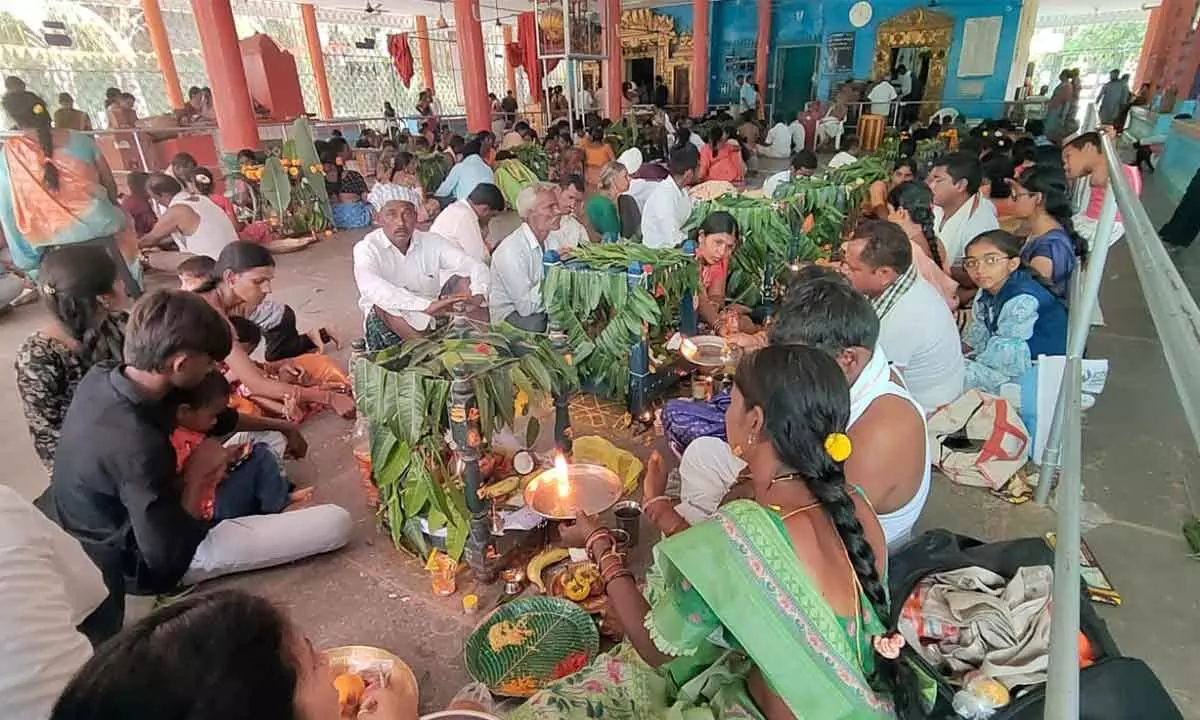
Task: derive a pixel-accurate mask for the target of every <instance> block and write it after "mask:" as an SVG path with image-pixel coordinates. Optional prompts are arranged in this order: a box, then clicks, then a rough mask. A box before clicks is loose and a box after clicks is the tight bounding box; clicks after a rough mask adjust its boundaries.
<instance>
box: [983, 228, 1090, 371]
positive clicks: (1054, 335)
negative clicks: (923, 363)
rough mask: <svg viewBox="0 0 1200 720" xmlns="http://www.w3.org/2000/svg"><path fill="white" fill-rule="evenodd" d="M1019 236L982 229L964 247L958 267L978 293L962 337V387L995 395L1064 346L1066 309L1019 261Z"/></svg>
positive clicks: (1057, 353) (1062, 351)
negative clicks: (1040, 358) (966, 350)
mask: <svg viewBox="0 0 1200 720" xmlns="http://www.w3.org/2000/svg"><path fill="white" fill-rule="evenodd" d="M1023 246H1024V243H1023V242H1022V241H1021V239H1020V238H1018V237H1015V236H1014V235H1012V234H1010V233H1007V232H1005V231H1003V230H992V231H989V232H985V233H983V234H982V235H980V236H979V237H977V238H975V239H974V240H972V241H971V242H970V243H969V244H968V245H967V250H966V258H965V259H964V260H963V267H964V268H965V269H966V271H967V274H968V275H970V276H971V281H972V282H974V283H975V284H976V285H977V286H979V289H980V290H981V292H979V293H978V294H976V296H975V312H974V317H973V318H972V319H971V323H970V325H968V326H967V331H966V333H965V334H964V336H963V342H964V343H965V344H966V346H967V347H968V348H969V349H970V352H969V354H968V355H967V357H966V371H967V376H966V382H965V387H967V388H979V389H980V390H983V391H984V392H989V393H993V394H995V393H998V392H1000V386H1001V385H1003V384H1005V383H1011V382H1018V381H1019V380H1020V378H1021V376H1022V375H1024V374H1025V373H1026V372H1028V371H1029V369H1030V368H1032V367H1033V361H1034V359H1035V358H1037V357H1038V356H1039V355H1062V354H1064V353H1065V352H1066V349H1067V309H1066V307H1065V306H1064V305H1063V304H1062V302H1061V301H1060V300H1059V299H1058V298H1056V297H1054V295H1052V294H1051V293H1050V291H1049V290H1047V289H1046V287H1045V286H1044V285H1042V283H1040V282H1038V280H1037V279H1035V278H1034V277H1033V276H1032V275H1030V273H1029V270H1028V269H1027V268H1026V267H1024V266H1023V264H1022V262H1021V249H1022V247H1023Z"/></svg>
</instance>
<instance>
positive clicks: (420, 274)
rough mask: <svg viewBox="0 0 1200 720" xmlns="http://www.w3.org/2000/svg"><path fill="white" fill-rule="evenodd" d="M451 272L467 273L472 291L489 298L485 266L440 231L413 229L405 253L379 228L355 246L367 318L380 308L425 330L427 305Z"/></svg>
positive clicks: (362, 307) (362, 306)
mask: <svg viewBox="0 0 1200 720" xmlns="http://www.w3.org/2000/svg"><path fill="white" fill-rule="evenodd" d="M451 275H462V276H465V277H469V278H470V281H471V294H472V295H483V296H484V297H486V296H487V294H488V269H487V266H486V265H484V264H482V263H480V262H478V261H476V260H473V259H471V258H470V257H468V256H467V255H466V254H464V253H463V252H462V251H461V250H459V249H458V248H457V247H455V246H454V245H453V244H452V243H451V242H450V241H448V240H446V239H445V238H443V237H441V236H440V235H435V234H433V233H431V232H424V231H422V230H414V231H413V236H412V241H411V243H410V244H409V246H408V252H407V253H402V252H400V249H399V248H397V247H396V246H395V245H393V244H392V242H391V240H389V239H388V236H387V234H385V233H384V231H383V229H382V228H380V229H377V230H372V231H371V232H369V233H367V234H366V236H365V237H363V239H362V240H359V241H358V243H357V244H355V246H354V284H355V285H357V286H358V307H359V309H360V310H362V313H363V317H366V315H367V314H368V313H370V312H371V308H372V307H375V306H378V307H379V309H380V310H383V311H384V312H386V313H388V314H391V315H398V316H400V317H402V318H404V320H405V322H407V323H408V324H409V325H412V327H413V329H414V330H418V331H419V330H424V329H426V328H428V327H429V325H430V323H431V322H432V321H433V318H432V317H431V316H429V315H427V314H425V308H427V307H429V304H430V303H432V302H433V301H435V300H437V299H438V296H439V295H441V291H442V285H443V284H444V283H445V281H446V280H447V279H449V277H450V276H451Z"/></svg>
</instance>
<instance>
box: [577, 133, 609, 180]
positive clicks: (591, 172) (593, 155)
mask: <svg viewBox="0 0 1200 720" xmlns="http://www.w3.org/2000/svg"><path fill="white" fill-rule="evenodd" d="M579 148H580V149H581V150H583V157H584V164H585V166H586V173H587V174H586V175H585V176H584V177H586V178H587V187H588V189H589V190H595V189H596V188H597V187H599V186H600V171H601V170H602V169H603V168H604V166H605V164H607V163H610V162H612V161H613V160H616V159H617V158H616V155H614V154H613V149H612V146H611V145H609V144H608V143H606V142H604V129H603V128H601V127H600V126H599V125H593V126H592V127H591V129H589V130H588V134H587V138H586V139H584V140H581V141H580V142H579Z"/></svg>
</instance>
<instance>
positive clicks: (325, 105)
mask: <svg viewBox="0 0 1200 720" xmlns="http://www.w3.org/2000/svg"><path fill="white" fill-rule="evenodd" d="M300 18H301V20H303V21H304V37H305V39H306V40H307V41H308V43H307V44H308V60H309V62H310V63H311V64H312V70H313V81H315V82H316V84H317V103H318V104H319V105H320V106H321V108H320V110H321V119H322V120H329V119H330V118H332V117H333V99H332V98H331V97H330V96H329V78H328V77H326V75H325V53H324V52H322V51H321V33H320V31H318V30H317V9H316V8H315V7H313V6H312V4H311V3H304V4H303V5H301V6H300Z"/></svg>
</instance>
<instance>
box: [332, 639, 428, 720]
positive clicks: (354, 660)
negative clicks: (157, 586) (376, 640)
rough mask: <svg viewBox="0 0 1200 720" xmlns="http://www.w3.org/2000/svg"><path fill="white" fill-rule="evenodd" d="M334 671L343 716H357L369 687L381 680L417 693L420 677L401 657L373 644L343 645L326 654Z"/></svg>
mask: <svg viewBox="0 0 1200 720" xmlns="http://www.w3.org/2000/svg"><path fill="white" fill-rule="evenodd" d="M325 658H326V660H328V661H329V668H330V670H332V671H333V674H334V679H333V685H334V687H335V688H337V691H338V702H339V703H340V704H341V706H342V710H343V712H342V715H343V717H345V716H347V715H348V716H349V717H355V715H356V714H357V712H358V705H359V703H360V702H362V695H363V692H364V691H365V690H366V687H367V685H369V684H370V683H372V682H375V681H379V682H382V683H385V684H387V685H389V686H390V685H395V684H400V685H401V686H403V687H405V688H407V689H408V690H409V691H411V692H412V693H413V694H414V695H415V694H417V678H416V676H415V675H413V671H412V669H411V668H409V667H408V664H407V663H405V662H404V661H403V660H401V659H400V658H398V657H396V656H395V655H393V654H392V653H390V652H388V651H387V650H384V649H383V648H377V647H371V646H370V645H343V646H342V647H336V648H333V649H331V650H326V651H325Z"/></svg>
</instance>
